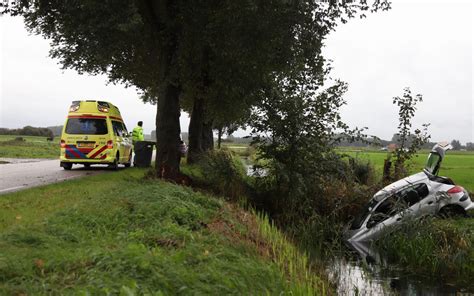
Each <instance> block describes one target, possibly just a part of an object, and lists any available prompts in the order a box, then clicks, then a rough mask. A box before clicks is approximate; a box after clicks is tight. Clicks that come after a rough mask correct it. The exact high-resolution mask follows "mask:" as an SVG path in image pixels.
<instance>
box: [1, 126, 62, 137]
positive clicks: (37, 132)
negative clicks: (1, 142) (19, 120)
mask: <svg viewBox="0 0 474 296" xmlns="http://www.w3.org/2000/svg"><path fill="white" fill-rule="evenodd" d="M0 135H19V136H20V135H21V136H39V137H48V138H50V137H54V134H53V131H52V130H50V129H49V128H46V127H33V126H29V125H28V126H25V127H23V128H17V129H9V128H0Z"/></svg>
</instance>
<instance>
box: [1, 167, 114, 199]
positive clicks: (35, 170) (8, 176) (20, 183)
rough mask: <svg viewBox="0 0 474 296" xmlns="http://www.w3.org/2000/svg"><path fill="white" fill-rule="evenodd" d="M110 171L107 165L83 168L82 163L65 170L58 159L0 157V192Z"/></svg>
mask: <svg viewBox="0 0 474 296" xmlns="http://www.w3.org/2000/svg"><path fill="white" fill-rule="evenodd" d="M5 162H7V163H5ZM111 171H112V170H111V169H109V168H107V166H93V167H91V168H90V169H84V167H83V166H82V165H74V166H73V168H72V170H70V171H66V170H64V169H63V168H61V167H59V159H54V160H44V159H12V158H0V194H5V193H9V192H14V191H18V190H22V189H26V188H30V187H35V186H40V185H45V184H50V183H56V182H62V181H65V180H69V179H74V178H78V177H82V176H86V175H96V174H100V173H104V172H111Z"/></svg>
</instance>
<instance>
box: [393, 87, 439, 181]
mask: <svg viewBox="0 0 474 296" xmlns="http://www.w3.org/2000/svg"><path fill="white" fill-rule="evenodd" d="M422 101H423V97H422V95H421V94H417V95H416V96H413V95H412V94H411V91H410V88H408V87H407V88H405V89H404V90H403V96H402V97H394V98H393V104H395V105H397V106H398V108H399V111H398V116H399V119H398V120H399V123H398V133H397V136H398V141H397V148H396V149H395V151H394V152H393V156H394V157H395V167H394V169H395V172H394V179H400V178H402V177H405V176H406V175H407V168H406V162H407V161H409V160H410V159H411V158H412V157H413V156H414V155H415V154H416V153H417V151H418V150H419V149H421V147H422V146H423V145H424V144H425V143H427V142H428V141H429V139H430V138H431V136H430V135H429V134H428V126H429V124H423V125H422V129H415V131H414V132H413V133H412V131H411V127H412V119H413V117H414V116H415V111H416V105H417V104H418V103H419V102H422Z"/></svg>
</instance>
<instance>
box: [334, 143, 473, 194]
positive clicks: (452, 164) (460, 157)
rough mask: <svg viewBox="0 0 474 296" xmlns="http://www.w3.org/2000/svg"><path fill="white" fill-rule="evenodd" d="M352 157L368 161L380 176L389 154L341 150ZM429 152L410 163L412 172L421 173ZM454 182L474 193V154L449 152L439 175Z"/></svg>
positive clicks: (424, 152) (422, 153)
mask: <svg viewBox="0 0 474 296" xmlns="http://www.w3.org/2000/svg"><path fill="white" fill-rule="evenodd" d="M340 151H341V152H343V153H346V154H348V155H350V156H352V157H356V158H359V159H363V160H368V161H370V163H371V164H372V165H373V166H374V168H375V171H376V173H377V175H378V176H381V175H382V169H383V164H384V159H385V158H386V157H387V152H383V151H380V152H379V151H370V150H354V149H353V150H350V149H346V150H342V149H341V150H340ZM428 153H429V151H421V152H420V153H419V154H418V155H417V156H416V157H415V158H413V159H412V161H411V163H410V172H411V173H416V172H420V171H421V170H422V169H423V167H424V165H425V161H426V159H427V157H428ZM439 174H440V175H441V176H446V177H449V178H451V179H453V180H454V182H455V183H456V184H459V185H461V186H463V187H465V188H466V189H467V190H469V191H470V192H474V152H466V151H448V152H447V154H446V157H445V159H444V160H443V163H442V164H441V170H440V173H439Z"/></svg>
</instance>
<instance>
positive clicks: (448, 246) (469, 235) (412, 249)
mask: <svg viewBox="0 0 474 296" xmlns="http://www.w3.org/2000/svg"><path fill="white" fill-rule="evenodd" d="M473 229H474V218H467V219H466V218H458V219H443V220H442V219H436V218H426V219H424V220H415V221H409V222H408V223H406V224H405V225H402V226H401V227H400V229H399V230H398V231H395V232H393V233H391V234H390V235H388V236H387V237H384V238H383V239H382V240H379V241H378V242H377V245H378V246H379V247H380V248H381V250H383V253H384V254H385V255H386V256H388V260H389V262H396V263H397V264H398V265H400V266H403V268H404V270H405V271H406V272H411V273H413V274H416V275H418V276H425V277H426V278H431V280H434V281H436V280H440V279H442V280H443V281H444V282H448V283H452V284H455V285H459V286H463V287H466V288H467V287H470V288H474V283H473V282H472V279H473V278H474V232H473Z"/></svg>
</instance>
